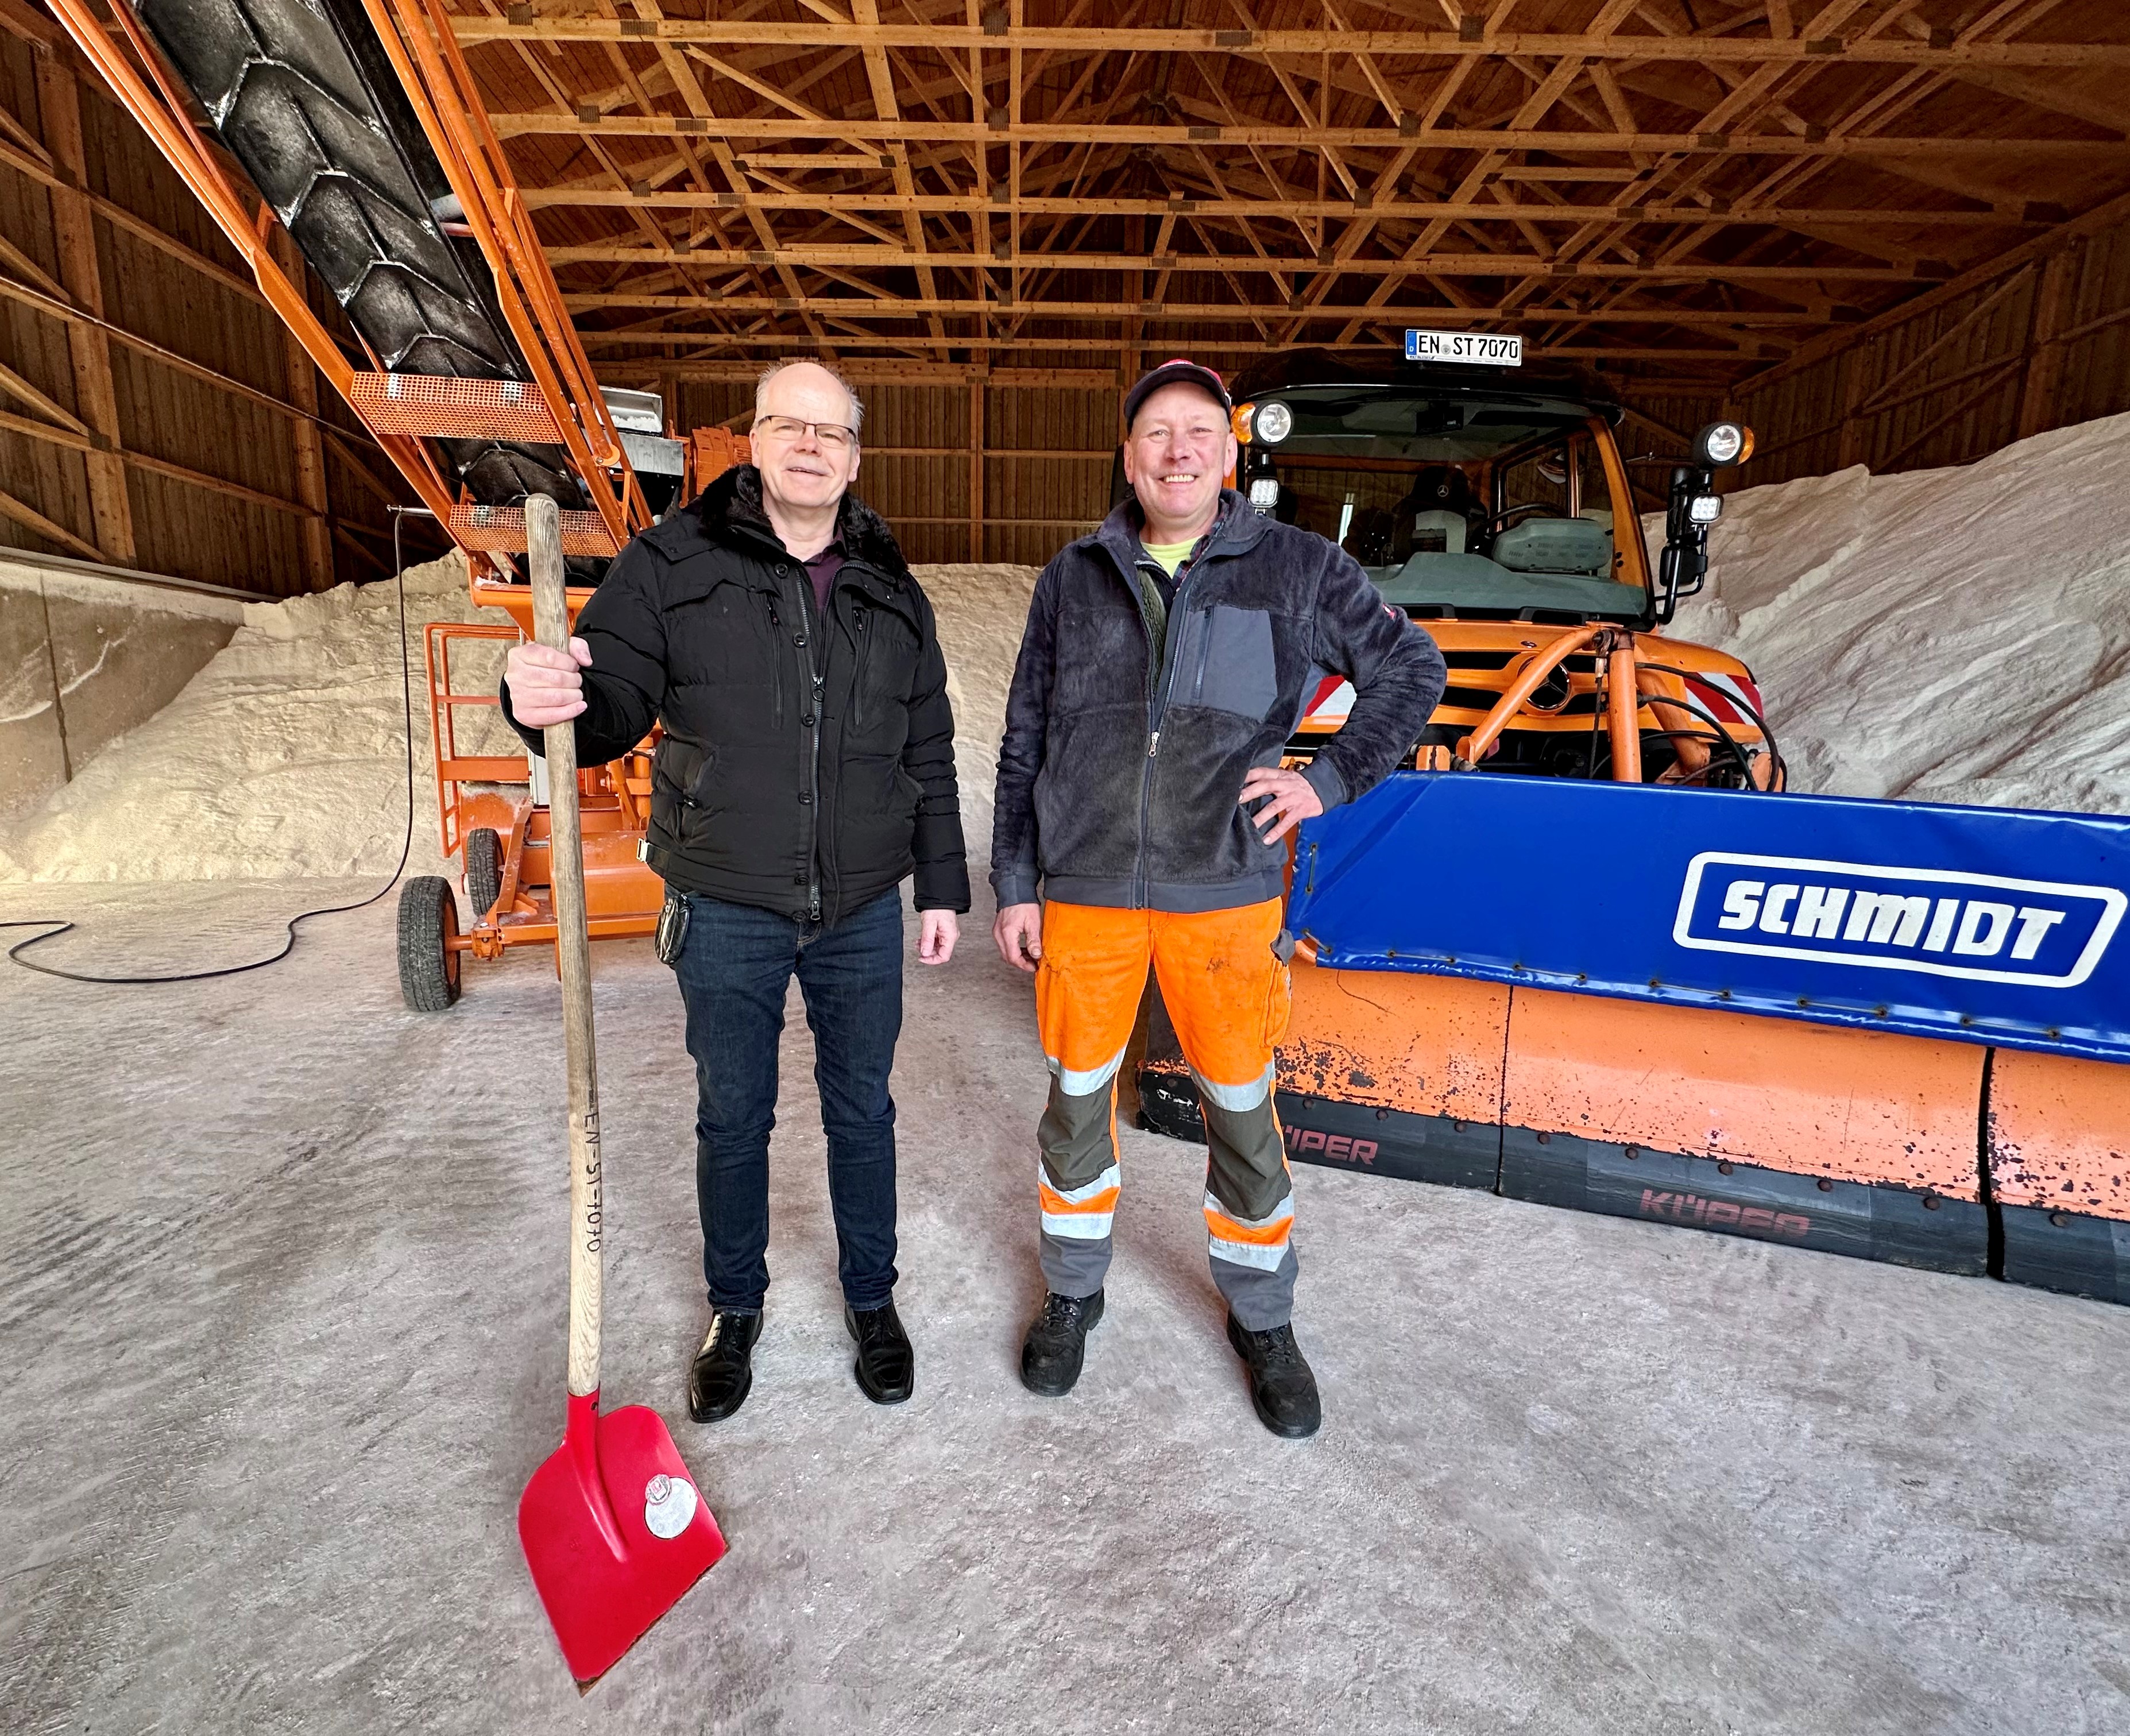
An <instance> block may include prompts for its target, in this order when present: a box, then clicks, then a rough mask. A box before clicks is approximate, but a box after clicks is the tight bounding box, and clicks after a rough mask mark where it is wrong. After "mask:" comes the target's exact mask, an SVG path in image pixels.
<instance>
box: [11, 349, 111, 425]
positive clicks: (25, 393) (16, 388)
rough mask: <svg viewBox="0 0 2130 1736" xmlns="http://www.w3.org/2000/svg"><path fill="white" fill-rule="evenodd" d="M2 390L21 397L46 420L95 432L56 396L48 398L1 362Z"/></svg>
mask: <svg viewBox="0 0 2130 1736" xmlns="http://www.w3.org/2000/svg"><path fill="white" fill-rule="evenodd" d="M0 392H4V393H7V395H8V396H9V397H10V398H17V399H19V400H20V401H21V403H26V404H27V405H28V406H29V407H30V408H31V409H33V410H35V411H36V413H38V415H40V416H41V417H44V418H45V421H46V422H57V423H58V424H59V425H60V427H63V428H68V429H71V430H72V431H73V432H74V433H76V434H93V433H94V432H95V430H93V428H91V427H89V425H88V423H87V422H84V421H83V420H82V419H81V418H80V417H79V416H77V415H75V414H74V412H73V411H71V410H69V409H68V408H67V407H66V406H65V405H64V404H63V403H60V402H59V401H58V400H57V399H56V398H48V397H46V396H45V394H44V393H42V392H40V391H39V390H38V389H36V386H34V385H32V384H31V383H30V382H29V381H28V380H26V379H23V378H22V376H21V374H17V372H16V371H15V370H13V369H12V368H11V367H9V366H7V364H5V363H4V362H0Z"/></svg>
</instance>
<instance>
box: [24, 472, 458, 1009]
mask: <svg viewBox="0 0 2130 1736" xmlns="http://www.w3.org/2000/svg"><path fill="white" fill-rule="evenodd" d="M390 511H391V513H392V566H393V575H392V582H393V586H394V590H395V591H396V592H397V594H398V600H399V698H400V703H401V708H402V713H403V716H404V723H405V729H404V741H405V743H406V749H407V825H406V829H405V830H404V832H402V833H401V834H400V838H399V861H398V862H397V863H396V864H394V867H393V870H392V876H391V878H390V879H389V880H386V881H385V883H384V885H382V886H380V887H379V888H378V889H376V891H375V892H373V893H371V894H370V896H369V897H368V898H365V899H358V900H356V902H355V903H354V904H327V905H323V906H322V907H321V908H319V909H316V910H305V911H303V912H300V913H298V914H297V915H294V916H292V917H290V918H289V920H288V923H286V925H285V926H286V928H287V929H288V937H287V938H286V939H284V941H283V942H281V950H280V951H278V952H276V953H274V954H273V955H272V956H270V957H266V958H260V959H254V960H253V961H251V963H250V964H248V965H224V966H222V967H221V968H220V969H218V970H214V971H178V972H175V973H174V974H172V975H167V976H90V975H86V974H84V972H82V971H62V970H60V968H59V966H56V965H40V964H34V963H32V962H31V961H30V960H28V959H26V958H25V957H23V956H22V955H23V954H24V953H25V952H27V951H29V950H30V948H31V947H41V946H42V945H44V943H45V942H46V941H55V940H57V939H58V938H59V937H60V936H61V935H62V934H70V933H72V932H74V926H75V925H74V923H69V922H65V921H63V920H61V919H60V918H57V917H49V916H45V917H24V918H20V919H18V920H16V921H13V922H0V928H43V929H44V930H45V932H43V933H42V934H33V935H31V937H29V939H27V940H26V941H18V942H16V943H15V945H13V946H12V947H9V948H8V949H7V956H8V958H9V959H10V960H11V961H13V962H14V963H16V964H17V965H20V966H21V967H22V968H23V969H24V970H25V971H36V973H37V974H38V975H40V976H56V977H59V978H60V979H62V980H64V981H66V982H70V983H104V984H112V985H119V986H124V987H131V986H134V985H141V984H146V983H200V982H207V981H209V980H212V979H213V978H215V977H217V976H241V975H243V974H244V973H245V972H246V971H263V970H265V968H266V966H269V965H278V964H279V963H280V961H282V960H283V959H284V958H286V957H287V956H289V953H291V952H292V951H294V950H295V946H296V925H297V924H298V923H307V922H308V921H309V920H310V919H311V918H313V917H314V916H337V915H339V914H341V913H342V912H344V911H349V910H363V909H368V908H369V907H370V905H372V904H375V903H376V902H377V901H378V899H381V898H383V897H384V894H386V893H388V892H389V891H390V890H391V889H393V888H394V886H396V885H399V876H400V875H403V874H404V873H405V872H406V871H407V858H408V855H409V854H410V853H411V851H413V846H414V672H413V660H412V658H411V656H410V655H409V653H408V649H407V562H406V558H405V556H404V554H403V553H402V552H401V549H400V541H399V527H400V525H401V523H402V522H404V519H405V517H407V515H408V514H409V513H419V514H421V515H422V516H423V517H434V516H435V515H434V514H433V513H430V512H429V510H428V509H427V508H426V507H399V506H395V507H393V508H390Z"/></svg>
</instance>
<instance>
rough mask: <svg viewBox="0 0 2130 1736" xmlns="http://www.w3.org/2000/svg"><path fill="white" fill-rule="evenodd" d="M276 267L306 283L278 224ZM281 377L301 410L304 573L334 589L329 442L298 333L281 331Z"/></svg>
mask: <svg viewBox="0 0 2130 1736" xmlns="http://www.w3.org/2000/svg"><path fill="white" fill-rule="evenodd" d="M268 246H269V247H270V249H271V250H272V252H273V255H274V263H275V265H279V267H280V268H281V270H282V272H283V274H284V275H285V276H286V277H287V278H288V279H289V282H290V283H292V284H303V283H304V282H305V281H306V274H305V272H304V268H303V255H302V253H301V252H300V251H298V249H297V246H296V240H295V237H294V236H292V235H290V234H289V231H287V230H286V229H284V228H282V227H280V226H279V224H278V223H277V224H276V225H275V227H274V234H273V238H272V240H271V241H270V242H269V243H268ZM281 367H282V378H283V380H284V385H285V389H286V391H287V393H288V394H289V404H290V405H291V406H292V407H293V408H295V409H297V410H298V411H300V412H302V414H300V415H299V416H298V417H296V419H295V421H294V423H293V425H292V426H291V428H290V432H291V433H292V434H294V436H295V442H294V444H295V455H296V498H297V499H298V500H299V501H300V502H302V503H303V510H304V512H305V513H306V514H307V515H308V516H307V517H305V518H304V520H303V525H302V527H301V529H302V532H303V575H304V577H305V578H306V579H308V581H309V584H310V588H311V589H313V590H314V591H327V590H331V589H332V588H333V586H334V585H335V584H337V583H338V582H339V575H338V574H337V573H336V572H335V571H334V570H333V553H332V517H331V513H332V507H331V503H330V502H329V501H328V499H327V494H326V449H325V441H324V439H323V437H322V436H321V435H320V434H319V432H318V368H317V365H315V364H314V363H313V361H312V360H311V353H310V351H308V350H306V349H305V348H304V347H303V342H302V341H301V340H300V339H298V337H297V336H296V334H295V333H294V331H290V330H289V328H288V327H286V326H284V327H282V328H281Z"/></svg>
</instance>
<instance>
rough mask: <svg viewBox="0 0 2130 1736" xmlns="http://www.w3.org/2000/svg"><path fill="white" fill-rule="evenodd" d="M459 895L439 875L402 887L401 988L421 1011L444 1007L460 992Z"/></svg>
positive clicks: (431, 875)
mask: <svg viewBox="0 0 2130 1736" xmlns="http://www.w3.org/2000/svg"><path fill="white" fill-rule="evenodd" d="M458 932H459V901H458V896H457V894H456V893H454V892H453V891H452V890H451V882H450V881H449V880H446V879H444V878H443V877H442V875H434V874H424V875H419V876H418V877H417V878H415V879H413V880H409V881H408V882H407V884H406V885H404V887H402V888H401V889H400V892H399V993H400V994H402V995H403V996H404V997H405V999H406V1002H407V1004H408V1006H410V1007H412V1008H413V1009H414V1010H415V1011H416V1012H417V1013H442V1011H444V1010H445V1009H447V1007H449V1006H450V1005H451V1003H452V1002H454V1001H455V1000H456V999H458V998H459V961H460V958H461V954H459V953H457V952H455V951H452V950H451V940H452V939H453V937H455V936H456V934H457V933H458Z"/></svg>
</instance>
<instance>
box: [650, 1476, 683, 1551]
mask: <svg viewBox="0 0 2130 1736" xmlns="http://www.w3.org/2000/svg"><path fill="white" fill-rule="evenodd" d="M693 1518H695V1485H694V1484H693V1483H690V1481H688V1480H687V1479H686V1478H685V1477H680V1476H654V1477H653V1478H652V1480H651V1481H649V1482H647V1483H646V1484H645V1485H644V1486H643V1523H644V1524H646V1525H647V1526H648V1527H649V1528H650V1529H651V1534H652V1536H653V1537H662V1538H675V1537H678V1536H679V1535H680V1534H681V1533H682V1532H683V1531H685V1530H686V1529H688V1522H689V1521H690V1519H693Z"/></svg>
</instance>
